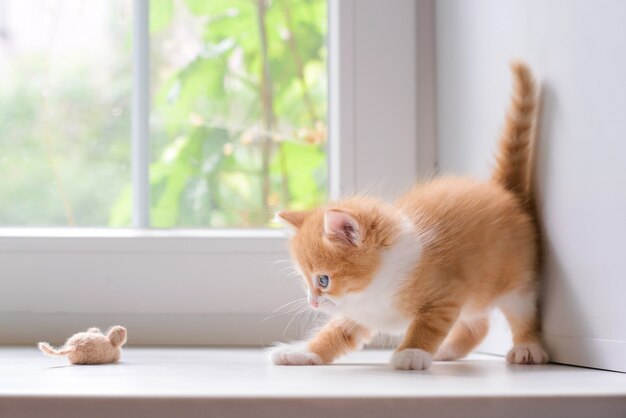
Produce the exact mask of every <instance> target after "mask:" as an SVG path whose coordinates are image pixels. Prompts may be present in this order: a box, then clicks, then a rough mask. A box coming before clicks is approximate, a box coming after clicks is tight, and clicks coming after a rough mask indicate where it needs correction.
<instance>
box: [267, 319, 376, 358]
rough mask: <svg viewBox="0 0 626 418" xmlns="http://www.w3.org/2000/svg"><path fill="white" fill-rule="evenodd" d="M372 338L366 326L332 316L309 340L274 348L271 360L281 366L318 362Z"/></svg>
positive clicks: (346, 351)
mask: <svg viewBox="0 0 626 418" xmlns="http://www.w3.org/2000/svg"><path fill="white" fill-rule="evenodd" d="M369 338H370V332H369V330H367V329H366V328H365V327H363V326H361V325H359V324H357V323H356V322H354V321H351V320H349V319H345V318H335V319H332V320H331V321H330V322H329V323H328V324H326V325H325V326H324V327H323V328H322V329H321V330H320V331H319V332H318V333H317V335H315V336H314V337H313V338H312V339H311V340H310V341H308V342H302V343H296V344H283V345H279V346H277V347H275V348H273V349H272V350H271V352H270V360H271V361H272V363H274V364H279V365H318V364H328V363H332V362H333V361H334V360H335V359H336V358H337V357H339V356H341V355H343V354H346V353H348V352H350V351H354V350H358V349H360V348H361V347H362V346H363V344H364V343H366V342H367V340H368V339H369Z"/></svg>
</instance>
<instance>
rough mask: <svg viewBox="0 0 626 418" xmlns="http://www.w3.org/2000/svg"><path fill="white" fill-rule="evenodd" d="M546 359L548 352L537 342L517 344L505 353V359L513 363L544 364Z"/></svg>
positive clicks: (547, 358)
mask: <svg viewBox="0 0 626 418" xmlns="http://www.w3.org/2000/svg"><path fill="white" fill-rule="evenodd" d="M548 360H549V356H548V353H546V351H545V350H544V349H543V347H541V345H539V344H537V343H530V344H518V345H516V346H514V347H513V348H511V351H509V353H508V354H507V355H506V361H508V362H509V363H514V364H544V363H547V362H548Z"/></svg>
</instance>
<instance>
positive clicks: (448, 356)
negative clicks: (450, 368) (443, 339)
mask: <svg viewBox="0 0 626 418" xmlns="http://www.w3.org/2000/svg"><path fill="white" fill-rule="evenodd" d="M459 358H461V356H459V355H458V354H457V352H456V351H455V350H454V349H453V348H452V347H450V346H447V345H442V346H441V347H439V349H438V350H437V352H436V353H435V357H434V360H435V361H454V360H458V359H459Z"/></svg>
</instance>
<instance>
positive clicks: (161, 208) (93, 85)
mask: <svg viewBox="0 0 626 418" xmlns="http://www.w3.org/2000/svg"><path fill="white" fill-rule="evenodd" d="M3 3H4V8H5V11H6V16H7V18H6V19H5V24H4V26H5V27H4V28H3V33H4V39H3V44H4V45H2V46H1V49H0V53H3V55H5V59H4V60H3V61H4V62H5V65H4V67H5V68H4V69H3V72H4V78H5V79H6V80H7V81H8V82H7V83H3V84H2V86H3V88H2V90H0V100H1V102H0V115H2V116H0V117H2V118H3V119H4V120H5V123H2V124H0V138H2V139H1V140H0V141H1V142H0V152H1V153H2V155H3V159H2V160H1V161H0V176H2V177H3V178H11V181H10V182H3V184H4V187H2V188H0V200H1V201H5V202H11V203H10V204H5V205H2V206H1V207H0V225H11V226H24V225H33V226H41V225H43V226H52V225H54V226H83V227H84V226H100V227H106V226H110V227H129V226H135V227H157V228H168V227H194V228H196V227H251V226H256V227H258V226H266V225H268V224H269V223H270V221H271V219H272V214H273V213H274V212H276V210H277V209H279V208H286V207H291V208H296V209H307V208H310V207H312V206H315V205H318V204H320V203H321V202H323V201H324V200H325V197H326V194H327V164H326V142H327V128H326V126H327V121H326V102H327V93H326V92H327V82H326V79H327V71H326V56H327V48H326V32H327V18H326V14H327V13H326V1H325V0H307V1H293V0H280V1H271V2H270V1H265V0H259V1H256V0H254V1H253V0H245V1H230V0H212V1H198V0H176V1H175V0H159V1H152V2H151V3H150V7H147V6H148V3H147V2H145V1H141V2H139V1H137V2H136V3H137V5H138V7H136V8H135V9H134V11H133V7H132V3H131V1H129V0H116V1H113V2H105V3H97V4H96V3H94V4H91V3H90V2H87V3H85V2H83V1H72V0H56V1H48V2H44V3H39V2H20V1H16V0H13V1H11V0H4V1H3ZM42 6H43V7H42ZM148 10H149V14H148ZM133 13H134V14H135V16H134V17H133ZM133 19H134V24H133V22H132V20H133ZM26 22H30V23H31V24H35V25H37V27H38V28H39V30H37V31H33V30H32V29H31V25H30V24H26ZM145 23H148V24H147V25H146V24H145ZM133 26H134V27H133ZM131 27H132V28H131ZM148 31H149V36H146V35H148ZM131 33H134V36H131ZM131 55H133V56H134V62H131V61H132V60H131ZM148 63H149V65H148ZM133 71H134V73H135V77H134V78H133V77H132V74H133ZM131 91H132V92H134V101H135V102H134V106H131ZM148 119H149V129H144V128H145V127H148ZM131 120H132V124H134V125H135V126H134V138H133V141H135V152H133V153H131ZM131 167H132V171H133V175H131ZM131 179H132V180H131ZM131 183H132V187H131ZM133 212H134V213H135V214H136V215H137V216H135V218H134V222H133V217H132V215H131V214H132V213H133Z"/></svg>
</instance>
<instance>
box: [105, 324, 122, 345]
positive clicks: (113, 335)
mask: <svg viewBox="0 0 626 418" xmlns="http://www.w3.org/2000/svg"><path fill="white" fill-rule="evenodd" d="M107 336H108V337H109V340H110V341H111V344H113V347H121V346H123V345H124V344H126V328H124V327H121V326H119V325H117V326H114V327H113V328H111V329H110V330H109V332H108V334H107Z"/></svg>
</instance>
